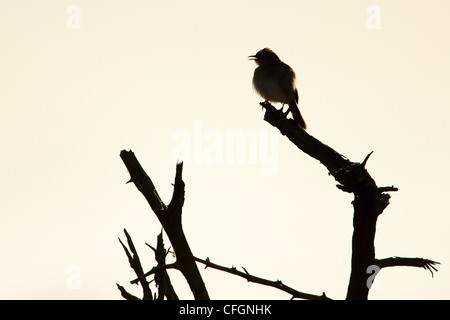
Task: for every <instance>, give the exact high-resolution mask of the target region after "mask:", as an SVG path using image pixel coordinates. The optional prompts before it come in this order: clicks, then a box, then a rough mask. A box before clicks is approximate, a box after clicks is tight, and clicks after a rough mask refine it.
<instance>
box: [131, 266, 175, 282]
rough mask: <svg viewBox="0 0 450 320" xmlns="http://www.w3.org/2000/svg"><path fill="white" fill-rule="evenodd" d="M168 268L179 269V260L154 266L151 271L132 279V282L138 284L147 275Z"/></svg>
mask: <svg viewBox="0 0 450 320" xmlns="http://www.w3.org/2000/svg"><path fill="white" fill-rule="evenodd" d="M167 269H179V265H178V263H177V262H174V263H169V264H165V265H161V266H156V267H153V268H152V269H151V270H150V271H148V272H146V273H144V274H143V275H142V276H140V277H137V278H136V279H133V280H131V281H130V283H131V284H136V283H138V282H139V281H141V280H142V279H145V278H146V277H148V276H151V275H152V274H154V273H156V272H158V271H161V270H167Z"/></svg>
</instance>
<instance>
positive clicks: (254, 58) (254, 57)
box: [248, 56, 256, 60]
mask: <svg viewBox="0 0 450 320" xmlns="http://www.w3.org/2000/svg"><path fill="white" fill-rule="evenodd" d="M248 60H256V56H248Z"/></svg>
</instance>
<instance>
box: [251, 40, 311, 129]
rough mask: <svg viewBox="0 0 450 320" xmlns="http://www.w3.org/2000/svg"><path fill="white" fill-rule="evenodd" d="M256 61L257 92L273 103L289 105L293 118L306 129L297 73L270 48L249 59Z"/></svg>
mask: <svg viewBox="0 0 450 320" xmlns="http://www.w3.org/2000/svg"><path fill="white" fill-rule="evenodd" d="M248 58H249V59H250V60H255V62H256V64H257V65H258V67H257V68H256V69H255V73H254V74H253V86H254V87H255V89H256V91H257V92H258V93H259V94H260V95H261V97H263V98H264V99H266V101H271V102H281V103H282V104H283V105H284V104H286V103H287V104H288V105H289V109H288V112H289V111H290V112H291V114H292V118H294V120H295V121H296V122H297V123H298V125H299V126H300V127H302V128H303V129H306V123H305V121H304V120H303V117H302V114H301V113H300V110H299V109H298V91H297V88H296V87H295V72H294V70H292V68H291V67H289V66H288V65H287V64H286V63H284V62H283V61H281V60H280V58H278V56H277V55H276V54H275V52H273V51H272V50H270V49H269V48H264V49H262V50H260V51H258V53H257V54H255V55H253V56H249V57H248Z"/></svg>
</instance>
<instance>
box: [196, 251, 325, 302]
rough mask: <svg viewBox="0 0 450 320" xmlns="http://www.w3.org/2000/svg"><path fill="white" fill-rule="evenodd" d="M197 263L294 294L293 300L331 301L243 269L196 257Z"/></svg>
mask: <svg viewBox="0 0 450 320" xmlns="http://www.w3.org/2000/svg"><path fill="white" fill-rule="evenodd" d="M194 259H195V261H197V262H200V263H203V264H204V265H205V268H206V267H211V268H213V269H217V270H220V271H224V272H227V273H231V274H234V275H236V276H239V277H242V278H244V279H247V281H249V282H254V283H259V284H262V285H265V286H269V287H273V288H276V289H279V290H281V291H284V292H287V293H289V294H292V297H293V298H299V299H308V300H331V299H330V298H328V297H327V296H326V295H325V292H324V293H323V294H322V295H321V296H318V295H314V294H309V293H304V292H300V291H297V290H295V289H293V288H291V287H289V286H287V285H285V284H284V283H283V282H281V281H280V280H276V281H271V280H267V279H263V278H260V277H257V276H253V275H251V274H250V273H248V271H247V270H246V269H245V268H244V267H242V269H244V271H245V272H242V271H239V270H237V269H236V267H234V266H233V267H231V268H227V267H223V266H221V265H218V264H215V263H212V262H211V261H210V260H209V258H206V260H203V259H200V258H197V257H194Z"/></svg>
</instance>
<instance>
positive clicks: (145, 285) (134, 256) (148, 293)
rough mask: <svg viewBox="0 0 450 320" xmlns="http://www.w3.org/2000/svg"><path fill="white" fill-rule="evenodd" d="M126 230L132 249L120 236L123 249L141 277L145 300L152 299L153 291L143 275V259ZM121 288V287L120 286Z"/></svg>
mask: <svg viewBox="0 0 450 320" xmlns="http://www.w3.org/2000/svg"><path fill="white" fill-rule="evenodd" d="M123 231H124V232H125V236H126V237H127V242H128V246H129V247H130V251H131V253H132V254H131V253H130V251H129V250H128V249H127V247H126V246H125V245H124V244H123V242H122V240H120V238H119V242H120V244H121V245H122V247H123V249H124V250H125V253H126V255H127V257H128V261H129V263H130V266H131V268H132V269H133V270H134V272H135V273H136V276H137V277H138V278H141V279H142V280H141V281H140V283H141V286H142V290H143V292H144V297H143V300H152V291H151V289H150V287H149V285H148V283H147V281H146V280H145V277H144V278H142V275H143V274H144V271H143V269H142V265H141V261H140V259H139V255H138V253H137V251H136V248H135V247H134V244H133V240H132V239H131V237H130V235H129V234H128V232H127V230H126V229H124V230H123ZM119 290H120V288H119ZM121 292H122V290H121Z"/></svg>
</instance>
